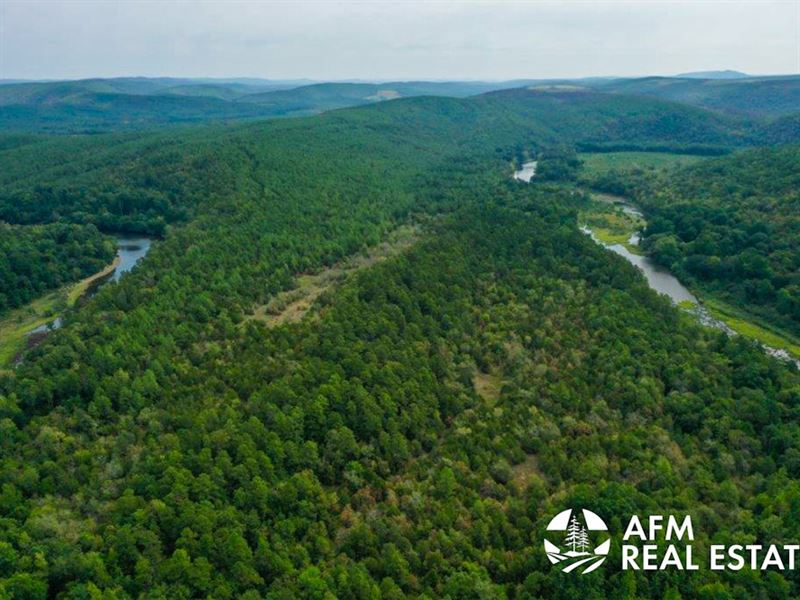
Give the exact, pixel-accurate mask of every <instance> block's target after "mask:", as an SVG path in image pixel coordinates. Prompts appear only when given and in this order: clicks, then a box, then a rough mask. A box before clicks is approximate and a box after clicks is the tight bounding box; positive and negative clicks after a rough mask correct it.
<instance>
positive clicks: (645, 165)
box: [578, 152, 705, 175]
mask: <svg viewBox="0 0 800 600" xmlns="http://www.w3.org/2000/svg"><path fill="white" fill-rule="evenodd" d="M578 158H580V159H581V160H582V161H583V170H584V172H585V173H586V174H587V175H597V174H601V173H605V172H607V171H611V170H620V169H622V170H624V169H664V168H671V167H685V166H688V165H691V164H693V163H696V162H698V161H701V160H703V159H704V158H705V157H703V156H694V155H691V154H670V153H667V152H590V153H583V154H579V155H578Z"/></svg>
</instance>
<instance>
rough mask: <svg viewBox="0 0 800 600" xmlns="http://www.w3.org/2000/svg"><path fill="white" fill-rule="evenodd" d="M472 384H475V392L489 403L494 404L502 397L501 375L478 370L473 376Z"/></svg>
mask: <svg viewBox="0 0 800 600" xmlns="http://www.w3.org/2000/svg"><path fill="white" fill-rule="evenodd" d="M472 385H473V386H475V393H477V394H478V395H479V396H480V397H481V398H483V399H484V400H486V402H487V403H489V404H494V403H495V402H497V399H498V398H499V397H500V390H501V389H503V378H502V377H500V376H499V375H492V374H491V373H481V372H480V371H476V372H475V375H474V376H473V377H472Z"/></svg>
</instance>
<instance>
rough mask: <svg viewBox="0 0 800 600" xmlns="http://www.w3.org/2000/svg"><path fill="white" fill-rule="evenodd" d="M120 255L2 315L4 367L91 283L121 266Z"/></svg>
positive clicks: (0, 356)
mask: <svg viewBox="0 0 800 600" xmlns="http://www.w3.org/2000/svg"><path fill="white" fill-rule="evenodd" d="M121 261H122V259H121V258H120V256H119V255H117V256H115V257H114V260H113V261H112V262H111V263H110V264H108V265H107V266H106V267H104V268H103V269H102V270H100V271H98V272H97V273H94V274H93V275H90V276H89V277H86V278H84V279H81V280H80V281H78V282H77V283H71V284H68V285H65V286H63V287H61V288H59V289H57V290H56V291H54V292H50V293H49V294H46V295H45V296H42V297H41V298H37V299H36V300H34V301H33V302H30V303H28V304H26V305H25V306H20V307H19V308H16V309H14V310H12V311H9V313H8V314H7V315H6V316H5V317H3V318H2V319H0V367H2V366H4V365H8V364H9V363H10V362H11V361H12V359H13V358H14V357H15V356H16V355H17V354H19V352H21V351H22V350H23V349H24V347H25V342H26V340H27V338H28V336H29V335H31V334H32V333H34V332H35V331H36V330H37V329H40V328H43V327H45V326H46V325H47V324H48V323H51V322H52V321H53V320H55V319H56V318H58V316H59V315H60V314H62V313H63V312H64V311H65V310H67V309H69V308H72V307H73V306H75V303H76V302H77V301H78V299H79V298H80V297H81V296H83V294H85V293H86V290H88V289H89V286H90V285H92V284H93V283H94V282H95V281H97V280H98V279H102V278H103V277H108V276H109V275H110V274H111V273H113V272H114V270H115V269H116V268H117V267H118V266H119V264H120V263H121Z"/></svg>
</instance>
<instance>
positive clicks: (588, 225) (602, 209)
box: [579, 193, 800, 368]
mask: <svg viewBox="0 0 800 600" xmlns="http://www.w3.org/2000/svg"><path fill="white" fill-rule="evenodd" d="M591 198H592V202H591V204H590V206H589V207H588V208H587V209H586V210H585V211H582V212H581V213H580V214H579V225H580V227H581V229H582V230H583V231H584V232H586V233H589V234H590V235H591V236H592V238H593V239H594V240H595V241H596V242H598V243H600V244H602V245H603V246H605V247H606V248H608V249H609V250H612V251H613V252H616V253H617V254H619V255H621V256H623V257H625V258H626V259H627V260H628V261H629V262H631V263H632V264H634V265H635V266H637V267H638V268H639V269H640V270H642V272H643V273H644V275H645V277H646V278H647V280H648V282H649V283H650V287H652V288H653V289H655V290H656V291H658V292H660V293H664V294H667V295H668V296H670V298H672V300H673V302H675V304H676V305H678V306H679V307H680V308H681V309H683V310H685V311H686V312H688V313H691V314H693V315H694V316H695V317H697V319H698V320H699V321H700V322H701V323H702V324H703V325H706V326H709V327H714V328H716V329H721V330H723V331H725V332H726V333H728V334H738V335H742V336H744V337H747V338H750V339H753V340H755V341H757V342H759V343H760V344H761V345H762V346H763V347H764V350H765V351H766V352H767V353H768V354H770V355H772V356H775V357H776V358H780V359H782V360H788V361H790V362H793V363H794V364H795V365H796V366H798V368H800V362H799V360H800V340H797V339H796V338H794V337H793V336H792V335H790V334H788V333H786V332H784V331H781V330H778V329H777V328H776V327H775V326H773V325H771V324H768V323H763V322H761V321H760V320H759V319H758V318H756V317H755V316H753V315H750V314H748V313H746V312H745V311H744V310H741V309H737V308H734V307H732V306H730V305H728V304H725V303H724V302H721V301H720V300H718V299H716V298H713V297H709V296H708V295H705V293H704V292H703V291H702V290H700V289H697V287H696V286H692V287H691V288H689V287H688V286H686V284H684V283H683V282H681V281H679V280H678V279H677V278H675V277H674V276H673V275H672V274H671V273H669V272H668V271H667V270H665V269H664V268H663V267H660V266H659V265H656V264H655V263H654V262H653V261H652V260H651V259H650V258H648V257H647V256H646V254H645V252H644V251H643V250H642V249H641V248H640V247H639V231H641V230H642V229H643V228H644V227H645V226H646V221H645V220H644V216H643V215H642V213H641V212H640V211H639V209H638V208H637V207H636V206H634V205H633V204H631V203H630V202H629V201H628V200H627V199H625V198H620V197H617V196H609V195H607V194H598V193H591Z"/></svg>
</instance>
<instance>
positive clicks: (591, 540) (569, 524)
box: [544, 508, 611, 574]
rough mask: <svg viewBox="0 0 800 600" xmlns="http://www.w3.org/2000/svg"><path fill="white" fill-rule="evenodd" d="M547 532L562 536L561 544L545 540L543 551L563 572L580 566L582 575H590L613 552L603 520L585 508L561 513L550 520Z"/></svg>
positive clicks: (569, 509)
mask: <svg viewBox="0 0 800 600" xmlns="http://www.w3.org/2000/svg"><path fill="white" fill-rule="evenodd" d="M547 531H552V532H560V533H561V534H562V535H563V538H562V539H561V540H560V541H561V543H560V544H558V545H556V544H554V543H552V542H551V541H550V540H547V539H545V541H544V551H545V552H547V558H549V559H550V562H551V563H552V564H554V565H555V564H559V565H561V567H562V568H561V570H562V571H563V572H564V573H570V572H572V571H575V570H578V569H579V568H581V567H583V570H582V571H581V573H582V574H584V573H591V572H592V571H594V570H595V569H596V568H597V567H599V566H600V565H602V564H603V562H604V561H605V560H606V557H607V556H608V551H609V550H610V549H611V538H610V537H609V536H608V527H606V524H605V523H604V522H603V519H601V518H600V517H598V516H597V515H596V514H595V513H593V512H592V511H590V510H586V509H585V508H584V509H583V510H581V511H577V510H576V511H573V510H572V509H571V508H568V509H567V510H565V511H562V512H560V513H558V514H557V515H556V516H555V517H553V520H552V521H550V524H549V525H548V526H547ZM598 532H600V533H598ZM554 539H558V538H554Z"/></svg>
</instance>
